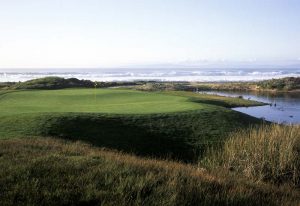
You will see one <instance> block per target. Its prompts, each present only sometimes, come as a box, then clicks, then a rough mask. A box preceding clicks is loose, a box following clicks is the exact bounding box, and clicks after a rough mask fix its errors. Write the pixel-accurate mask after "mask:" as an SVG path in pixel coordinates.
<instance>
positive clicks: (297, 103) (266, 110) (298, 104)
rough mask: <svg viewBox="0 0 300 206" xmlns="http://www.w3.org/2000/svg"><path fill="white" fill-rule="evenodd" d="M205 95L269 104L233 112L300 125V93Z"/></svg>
mask: <svg viewBox="0 0 300 206" xmlns="http://www.w3.org/2000/svg"><path fill="white" fill-rule="evenodd" d="M205 93H208V94H217V95H221V96H230V97H237V96H243V98H244V99H250V100H255V101H260V102H265V103H269V104H270V105H265V106H257V107H236V108H233V110H236V111H239V112H242V113H246V114H248V115H251V116H254V117H257V118H264V119H266V120H268V121H272V122H276V123H278V122H279V123H285V124H290V123H293V124H300V92H298V93H288V92H285V93H270V92H235V91H232V92H231V91H230V92H227V91H226V92H219V91H207V92H205Z"/></svg>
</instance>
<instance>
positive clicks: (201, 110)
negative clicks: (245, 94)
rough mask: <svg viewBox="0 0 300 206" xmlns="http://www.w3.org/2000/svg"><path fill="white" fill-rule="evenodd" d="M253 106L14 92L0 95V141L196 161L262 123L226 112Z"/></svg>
mask: <svg viewBox="0 0 300 206" xmlns="http://www.w3.org/2000/svg"><path fill="white" fill-rule="evenodd" d="M251 104H253V102H250V101H246V100H241V99H237V98H221V97H213V96H208V95H198V94H194V93H191V92H179V93H172V92H170V93H158V92H140V91H135V90H125V89H123V90H121V89H63V90H25V91H20V90H19V91H18V90H12V91H10V92H6V93H2V95H0V117H1V118H0V128H1V130H0V138H13V137H28V136H42V137H45V136H53V137H59V138H64V139H73V140H83V141H85V142H89V143H92V144H93V145H96V146H100V147H107V148H113V149H118V150H122V151H126V152H134V153H135V154H139V155H147V156H149V155H150V156H156V157H166V156H167V157H174V158H176V159H181V160H184V161H194V160H197V159H198V158H199V155H200V156H201V154H202V153H203V151H205V148H206V147H207V146H208V145H211V144H219V143H220V142H222V141H223V140H224V139H225V138H226V137H227V134H228V133H229V132H231V131H233V130H236V129H237V128H240V127H247V126H249V125H250V124H256V123H258V122H259V121H258V120H257V119H256V118H252V117H249V116H247V115H244V114H241V113H239V112H235V111H232V110H230V109H227V108H225V107H231V106H240V105H251ZM256 104H257V103H256ZM217 105H219V106H217Z"/></svg>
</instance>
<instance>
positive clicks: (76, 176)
mask: <svg viewBox="0 0 300 206" xmlns="http://www.w3.org/2000/svg"><path fill="white" fill-rule="evenodd" d="M0 151H1V154H0V160H1V161H0V167H1V168H5V169H4V170H3V169H1V170H0V185H1V187H0V197H1V198H0V204H1V205H297V203H299V201H300V198H299V197H300V195H299V193H298V192H296V191H292V190H289V189H287V188H277V187H275V186H272V185H266V184H252V183H250V182H247V181H244V180H238V179H236V178H235V179H234V178H232V179H223V178H219V177H217V176H214V175H211V174H209V173H207V172H205V171H203V170H199V169H198V168H196V167H194V166H192V165H186V164H180V163H176V162H169V161H161V160H155V159H143V158H138V157H136V156H132V155H127V154H126V155H125V154H122V153H118V152H113V151H107V150H103V149H99V148H95V147H92V146H90V145H87V144H82V143H80V142H74V143H71V142H68V141H63V140H57V139H53V138H45V137H43V138H29V139H28V138H27V139H10V140H0Z"/></svg>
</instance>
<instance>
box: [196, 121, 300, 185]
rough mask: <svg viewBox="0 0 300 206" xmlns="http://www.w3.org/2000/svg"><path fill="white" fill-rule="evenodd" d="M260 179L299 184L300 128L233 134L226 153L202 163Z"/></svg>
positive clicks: (269, 128) (279, 127) (211, 153)
mask: <svg viewBox="0 0 300 206" xmlns="http://www.w3.org/2000/svg"><path fill="white" fill-rule="evenodd" d="M202 164H205V165H206V166H208V167H210V168H211V167H215V166H222V167H224V168H226V169H229V170H230V171H233V172H235V173H242V174H243V175H245V176H247V177H249V178H251V179H254V180H257V181H271V182H273V183H277V184H281V183H288V184H293V185H295V186H299V184H300V126H299V125H298V126H297V125H289V126H284V125H278V124H272V125H263V126H261V127H252V128H250V129H247V130H240V131H238V132H236V133H232V134H231V135H230V138H229V139H228V140H227V141H226V142H225V144H224V147H223V150H221V151H220V150H219V151H218V150H216V149H211V150H210V151H209V155H208V158H206V159H205V160H204V161H202Z"/></svg>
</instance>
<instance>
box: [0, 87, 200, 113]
mask: <svg viewBox="0 0 300 206" xmlns="http://www.w3.org/2000/svg"><path fill="white" fill-rule="evenodd" d="M202 107H203V106H201V104H198V103H194V102H191V101H189V99H188V98H187V97H180V96H173V95H165V94H159V93H151V92H139V91H134V90H120V89H63V90H38V91H36V90H35V91H17V92H10V93H6V94H2V95H0V115H2V116H3V115H10V114H21V113H39V112H86V113H89V112H92V113H112V114H151V113H168V112H179V111H188V110H196V109H200V108H202Z"/></svg>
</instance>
